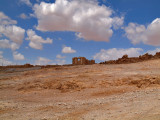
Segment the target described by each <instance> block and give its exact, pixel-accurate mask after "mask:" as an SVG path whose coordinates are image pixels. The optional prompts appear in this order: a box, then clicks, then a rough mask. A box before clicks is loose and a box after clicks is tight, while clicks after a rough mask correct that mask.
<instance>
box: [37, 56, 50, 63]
mask: <svg viewBox="0 0 160 120" xmlns="http://www.w3.org/2000/svg"><path fill="white" fill-rule="evenodd" d="M51 62H52V60H50V59H47V58H44V57H39V58H38V60H36V61H35V64H36V65H48V64H50V63H51Z"/></svg>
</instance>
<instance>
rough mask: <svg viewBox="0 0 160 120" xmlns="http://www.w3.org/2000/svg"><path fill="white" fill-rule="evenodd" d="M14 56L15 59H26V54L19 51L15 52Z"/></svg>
mask: <svg viewBox="0 0 160 120" xmlns="http://www.w3.org/2000/svg"><path fill="white" fill-rule="evenodd" d="M13 58H14V60H24V59H25V58H24V55H22V54H21V53H18V52H17V51H14V52H13Z"/></svg>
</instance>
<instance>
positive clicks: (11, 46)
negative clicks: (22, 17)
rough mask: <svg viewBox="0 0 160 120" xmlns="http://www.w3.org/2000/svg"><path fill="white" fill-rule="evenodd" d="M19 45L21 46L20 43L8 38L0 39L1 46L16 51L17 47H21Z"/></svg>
mask: <svg viewBox="0 0 160 120" xmlns="http://www.w3.org/2000/svg"><path fill="white" fill-rule="evenodd" d="M19 47H20V46H19V45H18V44H16V43H14V42H10V41H9V40H7V39H3V40H0V48H9V49H11V50H13V51H14V50H16V49H19Z"/></svg>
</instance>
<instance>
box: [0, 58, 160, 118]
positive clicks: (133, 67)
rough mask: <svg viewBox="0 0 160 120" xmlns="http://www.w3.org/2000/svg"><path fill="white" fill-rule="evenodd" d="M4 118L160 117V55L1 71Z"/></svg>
mask: <svg viewBox="0 0 160 120" xmlns="http://www.w3.org/2000/svg"><path fill="white" fill-rule="evenodd" d="M0 120H160V59H159V60H150V61H145V62H140V63H132V64H119V65H100V64H95V65H79V66H60V67H55V68H45V69H38V70H29V71H24V70H23V71H20V70H18V71H16V70H13V71H2V70H1V71H0Z"/></svg>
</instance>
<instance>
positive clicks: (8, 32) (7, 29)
mask: <svg viewBox="0 0 160 120" xmlns="http://www.w3.org/2000/svg"><path fill="white" fill-rule="evenodd" d="M0 33H1V34H3V35H5V36H6V37H7V38H9V39H10V40H11V41H13V42H15V43H17V44H19V45H20V44H21V43H22V42H23V38H24V33H25V30H24V29H23V28H21V27H18V26H15V25H10V26H3V25H2V26H0Z"/></svg>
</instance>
